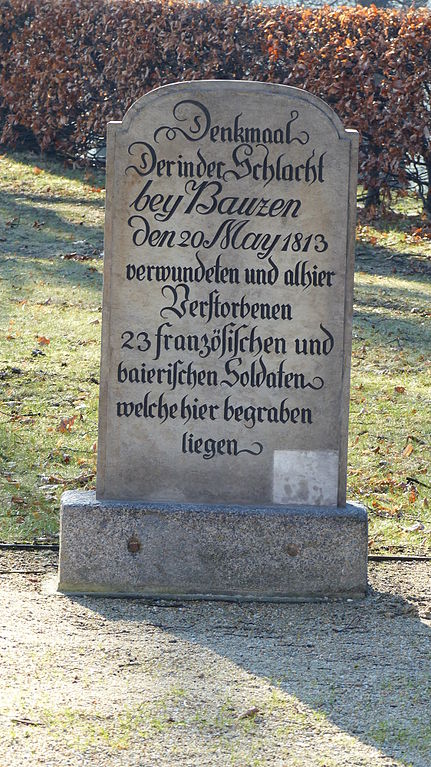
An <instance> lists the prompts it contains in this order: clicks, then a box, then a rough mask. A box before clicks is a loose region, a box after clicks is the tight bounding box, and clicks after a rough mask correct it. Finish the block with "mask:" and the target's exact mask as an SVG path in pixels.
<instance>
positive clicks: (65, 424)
mask: <svg viewBox="0 0 431 767" xmlns="http://www.w3.org/2000/svg"><path fill="white" fill-rule="evenodd" d="M75 420H76V415H73V416H71V418H62V419H61V421H60V424H59V426H57V431H59V432H61V434H64V433H65V432H68V431H71V429H72V426H73V424H74V423H75Z"/></svg>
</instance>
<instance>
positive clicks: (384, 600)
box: [0, 552, 431, 767]
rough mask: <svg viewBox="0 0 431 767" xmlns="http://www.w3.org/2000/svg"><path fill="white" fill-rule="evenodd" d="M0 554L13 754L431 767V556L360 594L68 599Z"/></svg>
mask: <svg viewBox="0 0 431 767" xmlns="http://www.w3.org/2000/svg"><path fill="white" fill-rule="evenodd" d="M55 568H56V556H55V555H54V554H50V553H45V552H42V553H37V554H30V555H29V554H22V553H19V554H17V553H13V554H12V553H4V552H1V553H0V577H1V578H2V588H1V589H0V656H1V665H0V767H22V766H24V765H26V767H27V766H28V765H29V766H30V767H36V766H38V765H43V767H66V766H67V767H69V766H70V767H87V766H90V765H91V767H93V766H94V767H105V766H108V767H174V766H176V765H181V767H183V766H184V767H185V766H186V765H187V766H188V765H190V767H192V766H193V767H204V766H206V765H208V767H213V766H214V767H221V766H222V765H223V767H224V766H225V765H226V766H228V765H229V766H230V765H237V767H256V766H258V765H271V766H273V767H293V766H296V765H298V766H301V767H359V765H360V766H361V767H375V766H376V767H377V766H378V767H395V765H397V767H401V766H402V767H407V765H412V766H413V767H430V765H431V567H430V566H429V564H426V563H420V564H403V565H399V564H397V563H395V564H394V563H388V564H375V565H371V567H370V585H371V591H370V595H369V597H368V598H367V599H366V600H364V601H360V602H345V603H340V602H338V603H325V604H302V605H299V604H295V605H269V604H264V605H258V604H243V605H237V604H227V603H217V602H213V603H197V602H190V603H186V602H183V603H180V604H174V603H167V602H163V603H154V602H148V601H142V600H132V599H128V600H126V599H118V600H108V599H97V598H86V597H83V598H69V597H64V596H57V595H56V594H55V593H54V590H53V583H54V579H55Z"/></svg>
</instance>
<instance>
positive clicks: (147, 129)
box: [97, 81, 358, 506]
mask: <svg viewBox="0 0 431 767" xmlns="http://www.w3.org/2000/svg"><path fill="white" fill-rule="evenodd" d="M108 127H109V130H108V156H107V209H106V237H105V274H104V280H105V286H104V309H103V312H104V313H103V339H102V371H101V396H100V424H99V459H98V460H99V462H98V476H97V497H98V498H100V499H119V500H121V499H128V500H135V501H141V500H145V501H155V502H156V501H166V502H167V501H172V502H180V503H213V504H214V503H226V504H229V503H232V504H236V503H241V504H251V505H254V504H266V505H271V504H273V503H283V504H289V503H292V504H297V503H305V504H313V505H317V506H318V505H325V504H335V505H337V504H338V505H340V506H343V505H344V503H345V492H346V452H347V421H348V400H349V366H350V344H351V315H352V282H353V233H354V223H355V195H356V166H357V139H358V136H357V133H356V132H355V131H348V130H345V129H344V127H343V125H342V124H341V122H340V120H339V118H338V117H337V116H336V115H335V113H334V112H333V111H332V110H331V109H330V108H329V107H328V106H327V105H326V104H325V103H324V102H323V101H322V100H321V99H318V98H316V97H315V96H312V95H311V94H309V93H307V92H305V91H302V90H298V89H296V88H290V87H287V86H283V85H273V84H268V83H266V84H264V83H257V82H233V81H204V82H200V81H194V82H190V83H179V84H175V85H170V86H166V87H163V88H159V89H157V90H155V91H153V92H151V93H149V94H147V95H145V96H144V97H143V98H141V99H139V100H138V101H137V102H136V103H135V104H133V105H132V107H131V108H130V109H129V111H128V112H127V114H126V115H125V117H124V119H123V121H122V122H119V123H110V124H109V126H108ZM301 456H302V458H301ZM305 456H306V459H305V458H304V457H305ZM303 459H304V460H303ZM306 467H308V468H306Z"/></svg>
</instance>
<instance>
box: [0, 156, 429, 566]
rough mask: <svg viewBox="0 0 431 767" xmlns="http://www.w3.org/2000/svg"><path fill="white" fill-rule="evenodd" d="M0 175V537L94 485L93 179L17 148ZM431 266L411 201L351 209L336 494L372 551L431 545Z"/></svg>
mask: <svg viewBox="0 0 431 767" xmlns="http://www.w3.org/2000/svg"><path fill="white" fill-rule="evenodd" d="M0 173H1V178H2V182H1V187H0V253H1V263H0V299H1V302H0V306H1V310H0V311H1V314H0V400H1V401H0V460H1V469H2V470H1V484H0V500H1V507H0V540H3V541H32V540H39V541H40V540H46V539H48V540H50V539H55V538H56V537H57V535H58V516H59V499H60V495H61V493H62V492H63V491H64V490H65V489H67V488H77V487H81V488H92V487H94V483H95V463H96V449H97V445H96V442H97V396H98V380H99V350H100V329H101V326H100V320H101V314H100V310H101V287H102V257H101V252H102V248H103V214H104V208H103V206H104V193H103V192H104V190H103V187H104V178H103V175H102V174H97V173H95V172H92V171H90V172H89V171H85V170H79V169H77V170H72V169H69V168H66V167H64V166H63V164H62V163H61V162H58V161H54V160H44V159H41V158H40V157H37V156H36V155H30V154H20V153H10V154H7V155H3V156H2V157H1V158H0ZM430 274H431V227H430V225H429V224H428V225H427V223H426V221H425V220H424V219H423V218H422V217H421V214H420V208H419V205H418V203H417V200H415V199H414V198H412V197H405V198H403V199H401V201H400V202H398V203H397V204H396V205H395V204H394V207H393V209H392V210H390V211H388V213H387V214H386V215H385V216H384V217H383V218H381V219H377V220H375V221H367V220H366V219H365V218H364V217H363V214H362V213H361V212H360V216H359V224H358V243H357V271H356V279H355V314H354V338H353V358H352V389H351V420H350V440H349V441H350V446H349V470H348V484H349V492H348V494H349V497H350V498H351V499H353V500H358V501H361V502H362V503H364V504H366V506H367V507H368V510H369V520H370V551H371V552H401V553H409V552H416V553H427V552H429V550H430V548H431V545H430V544H431V477H430V473H429V466H430V455H431V435H430V410H431V408H430V399H431V397H430V388H429V387H430V369H431V363H430V358H431V354H430V349H431V285H430V279H429V278H430ZM48 341H49V343H48Z"/></svg>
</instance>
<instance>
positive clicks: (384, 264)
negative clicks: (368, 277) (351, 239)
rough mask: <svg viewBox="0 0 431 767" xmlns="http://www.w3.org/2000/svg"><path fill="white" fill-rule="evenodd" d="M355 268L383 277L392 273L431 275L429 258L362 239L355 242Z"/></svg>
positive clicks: (418, 275) (399, 274)
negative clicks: (369, 242)
mask: <svg viewBox="0 0 431 767" xmlns="http://www.w3.org/2000/svg"><path fill="white" fill-rule="evenodd" d="M355 268H356V271H357V272H359V271H361V272H365V273H366V274H373V275H381V276H385V277H386V276H388V275H393V274H397V275H398V276H400V277H401V276H410V275H415V276H417V277H418V278H419V277H420V276H421V275H424V276H428V277H431V259H429V258H426V257H423V256H418V255H416V254H415V253H405V252H401V251H399V250H396V248H384V247H382V246H381V245H378V246H375V245H373V246H372V245H369V244H368V243H365V242H362V241H361V242H357V243H356V258H355Z"/></svg>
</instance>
